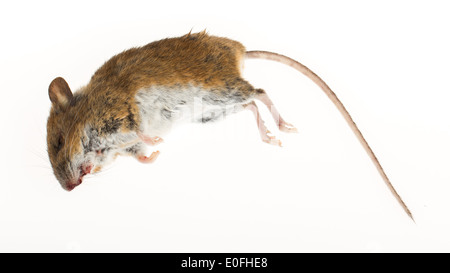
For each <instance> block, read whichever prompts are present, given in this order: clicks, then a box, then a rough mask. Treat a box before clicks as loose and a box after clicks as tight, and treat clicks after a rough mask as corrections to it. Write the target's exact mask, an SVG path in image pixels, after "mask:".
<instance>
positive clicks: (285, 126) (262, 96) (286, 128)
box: [256, 89, 298, 133]
mask: <svg viewBox="0 0 450 273" xmlns="http://www.w3.org/2000/svg"><path fill="white" fill-rule="evenodd" d="M256 93H257V96H256V99H257V100H259V101H261V102H262V103H264V105H266V106H267V108H268V109H269V111H270V113H271V114H272V117H273V119H274V120H275V123H276V124H277V125H278V128H279V129H280V131H282V132H285V133H298V130H297V128H295V127H294V126H293V125H292V124H290V123H287V122H286V121H285V120H284V119H283V118H282V117H281V115H280V113H279V112H278V110H277V108H276V107H275V105H274V104H273V102H272V100H271V99H270V98H269V96H268V95H267V93H266V92H265V91H264V90H262V89H256Z"/></svg>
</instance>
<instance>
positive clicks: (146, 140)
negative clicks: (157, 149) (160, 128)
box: [138, 133, 164, 146]
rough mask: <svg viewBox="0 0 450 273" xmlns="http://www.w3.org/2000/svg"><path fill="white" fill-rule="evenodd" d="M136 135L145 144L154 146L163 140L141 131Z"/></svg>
mask: <svg viewBox="0 0 450 273" xmlns="http://www.w3.org/2000/svg"><path fill="white" fill-rule="evenodd" d="M138 136H139V138H140V139H141V140H142V141H143V142H144V143H145V144H147V145H150V146H155V145H158V144H160V143H162V142H164V140H163V139H162V138H160V137H157V136H155V137H150V136H146V135H144V134H141V133H139V134H138Z"/></svg>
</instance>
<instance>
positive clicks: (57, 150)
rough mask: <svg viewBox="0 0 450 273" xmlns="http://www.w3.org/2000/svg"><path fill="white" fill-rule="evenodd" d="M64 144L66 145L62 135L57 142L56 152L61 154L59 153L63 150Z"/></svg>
mask: <svg viewBox="0 0 450 273" xmlns="http://www.w3.org/2000/svg"><path fill="white" fill-rule="evenodd" d="M63 143H64V139H63V136H62V135H60V136H59V137H58V141H57V142H56V145H55V146H54V147H55V150H56V152H59V151H60V150H61V149H62V147H63Z"/></svg>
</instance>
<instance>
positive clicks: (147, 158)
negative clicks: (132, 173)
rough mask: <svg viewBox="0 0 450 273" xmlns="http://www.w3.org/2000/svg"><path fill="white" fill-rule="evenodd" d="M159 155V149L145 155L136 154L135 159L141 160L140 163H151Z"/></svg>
mask: <svg viewBox="0 0 450 273" xmlns="http://www.w3.org/2000/svg"><path fill="white" fill-rule="evenodd" d="M158 156H159V151H156V152H153V153H152V154H151V155H150V156H146V155H137V156H136V159H137V160H138V161H139V162H141V163H145V164H148V163H153V162H155V160H156V158H158Z"/></svg>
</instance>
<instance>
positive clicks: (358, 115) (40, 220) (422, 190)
mask: <svg viewBox="0 0 450 273" xmlns="http://www.w3.org/2000/svg"><path fill="white" fill-rule="evenodd" d="M447 3H448V1H370V2H369V1H261V0H260V1H255V2H251V1H230V0H227V1H218V2H213V1H192V0H191V1H180V2H175V1H155V2H153V1H141V2H140V1H130V0H127V1H122V2H115V1H102V2H100V1H92V0H89V1H80V0H78V1H73V3H71V4H68V3H67V1H64V2H62V1H9V2H5V1H3V2H1V4H0V28H1V42H0V72H1V73H0V75H1V76H0V77H1V78H0V88H1V94H2V99H1V100H0V103H1V105H0V111H1V115H0V117H1V124H2V132H1V135H0V137H1V143H2V144H3V148H2V149H1V154H2V155H1V162H0V166H1V167H0V168H1V170H0V172H1V178H0V179H1V182H0V251H2V252H11V251H14V252H27V251H32V252H70V251H82V252H100V251H107V252H117V251H125V252H135V251H137V252H312V251H314V252H329V251H331V252H380V251H381V252H400V251H402V252H403V251H407V252H422V251H425V252H430V251H444V252H448V251H450V236H449V232H448V230H449V228H450V221H449V212H448V210H449V207H450V198H449V190H450V185H449V182H450V174H449V167H450V155H449V154H450V144H449V142H450V123H449V116H450V109H449V102H450V95H449V91H450V83H449V80H448V77H449V75H450V65H449V63H450V53H449V52H450V50H449V49H450V35H449V26H450V16H449V11H450V7H449V5H448V4H447ZM191 29H193V31H194V32H195V31H201V30H203V29H207V31H208V32H209V33H210V34H213V35H218V36H226V37H229V38H232V39H235V40H239V41H241V42H242V43H243V44H244V45H246V47H247V49H249V50H255V49H260V50H270V51H275V52H279V53H282V54H285V55H288V56H290V57H292V58H295V59H297V60H299V61H301V62H302V63H304V64H305V65H307V66H309V67H310V68H311V69H312V70H313V71H315V72H316V73H317V74H318V75H320V76H321V77H322V78H323V79H324V80H325V81H326V82H327V83H328V84H329V85H330V86H331V88H332V89H333V90H334V91H335V92H336V93H337V95H338V96H339V97H340V99H341V100H342V101H343V102H344V104H345V105H346V106H347V109H348V110H349V112H350V113H351V114H352V116H353V117H354V119H355V121H356V123H357V124H358V125H359V127H360V129H361V131H362V132H363V134H364V135H365V136H366V138H367V140H368V142H369V144H371V146H372V148H373V150H374V151H375V153H376V154H377V156H378V157H379V159H380V161H381V163H382V165H383V166H384V168H385V170H386V172H387V174H388V175H389V177H390V178H391V180H392V183H393V184H394V185H395V187H396V188H397V190H398V192H399V193H400V195H401V196H402V197H403V199H404V201H405V202H406V203H407V204H408V206H409V207H410V209H411V211H412V212H413V214H414V216H415V219H416V224H414V223H413V222H412V221H411V220H410V219H409V218H408V217H407V216H406V214H405V213H404V212H403V211H402V209H401V208H400V206H399V205H398V204H397V202H396V201H395V199H394V198H393V196H392V195H391V194H390V192H389V190H388V189H387V187H386V186H385V185H384V183H383V181H382V179H381V178H380V176H379V175H378V173H377V171H376V169H375V168H374V166H373V165H372V163H371V161H370V160H369V158H368V156H367V155H366V154H365V152H364V150H363V149H362V148H361V147H360V144H359V143H358V142H357V140H356V138H355V137H354V136H353V134H352V133H351V131H350V129H349V128H348V126H347V125H346V123H345V122H344V120H343V119H342V117H341V116H340V115H339V112H338V111H337V110H336V109H335V107H334V106H333V105H332V103H331V102H330V101H329V100H328V99H327V97H326V96H324V94H323V93H322V91H321V90H320V89H319V88H318V87H316V86H315V85H314V84H312V83H311V82H310V81H309V80H308V79H306V78H305V77H304V76H303V75H301V74H300V73H298V72H297V71H295V70H293V69H291V68H289V67H285V66H283V65H280V64H277V63H272V62H269V61H262V60H261V61H260V60H250V61H248V62H247V63H246V70H245V77H246V79H248V80H249V81H250V82H251V83H253V85H255V86H257V87H261V88H264V89H265V90H266V91H267V93H268V94H269V95H270V96H271V97H272V99H273V101H274V102H275V104H276V105H277V106H278V108H279V109H280V112H281V113H282V115H283V116H284V117H285V118H286V120H288V121H289V122H291V123H293V124H294V125H296V127H297V128H298V129H299V131H300V133H299V134H295V135H287V134H283V133H280V132H279V131H278V130H276V129H275V127H274V124H273V122H272V120H271V118H270V117H269V116H268V113H267V111H265V110H264V111H263V115H264V116H263V117H264V118H265V119H266V124H267V125H268V127H269V128H270V129H272V131H273V133H274V134H275V135H277V136H278V137H279V138H280V139H281V140H282V141H283V144H284V147H283V148H278V147H271V146H269V145H267V144H265V143H262V142H261V141H260V139H259V135H258V132H257V129H256V124H255V122H254V120H253V117H252V114H251V113H250V112H243V113H239V114H237V115H234V116H230V117H229V118H228V119H227V120H225V121H223V122H218V123H214V124H209V125H204V126H203V125H187V126H183V127H179V128H178V129H175V130H174V131H173V132H172V134H171V135H170V136H169V137H167V138H166V139H165V143H164V144H163V145H162V146H160V147H158V149H159V150H160V151H161V155H160V157H159V158H158V160H157V162H156V163H155V164H153V165H143V164H140V163H138V162H137V161H135V160H134V159H132V158H119V159H118V160H116V162H115V163H114V164H113V165H112V166H111V167H110V168H108V169H107V170H106V171H104V172H103V173H101V174H98V175H96V176H94V177H91V178H88V179H86V181H85V182H84V183H83V184H82V185H81V186H80V187H78V188H77V189H75V190H74V191H72V192H70V193H69V192H66V191H64V190H63V189H62V188H61V187H60V186H59V184H58V182H57V181H56V179H55V178H54V176H53V174H52V170H51V168H50V164H49V162H48V158H47V155H46V142H45V138H46V119H47V116H48V113H49V109H50V101H49V99H48V93H47V90H48V85H49V83H50V81H51V80H52V79H53V78H55V77H57V76H63V77H64V78H65V79H66V80H67V81H68V83H69V85H70V86H71V87H72V89H73V90H76V89H77V88H79V87H81V86H82V85H84V84H86V83H87V82H88V81H89V79H90V77H91V75H92V74H93V73H94V72H95V70H96V69H97V68H98V67H99V66H100V65H102V64H103V62H104V61H106V60H107V59H109V58H110V57H111V56H113V55H114V54H117V53H119V52H121V51H122V50H125V49H127V48H130V47H133V46H140V45H144V44H146V43H148V42H151V41H155V40H158V39H161V38H165V37H174V36H180V35H183V34H185V33H187V32H189V31H190V30H191ZM261 109H263V108H262V107H261Z"/></svg>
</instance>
